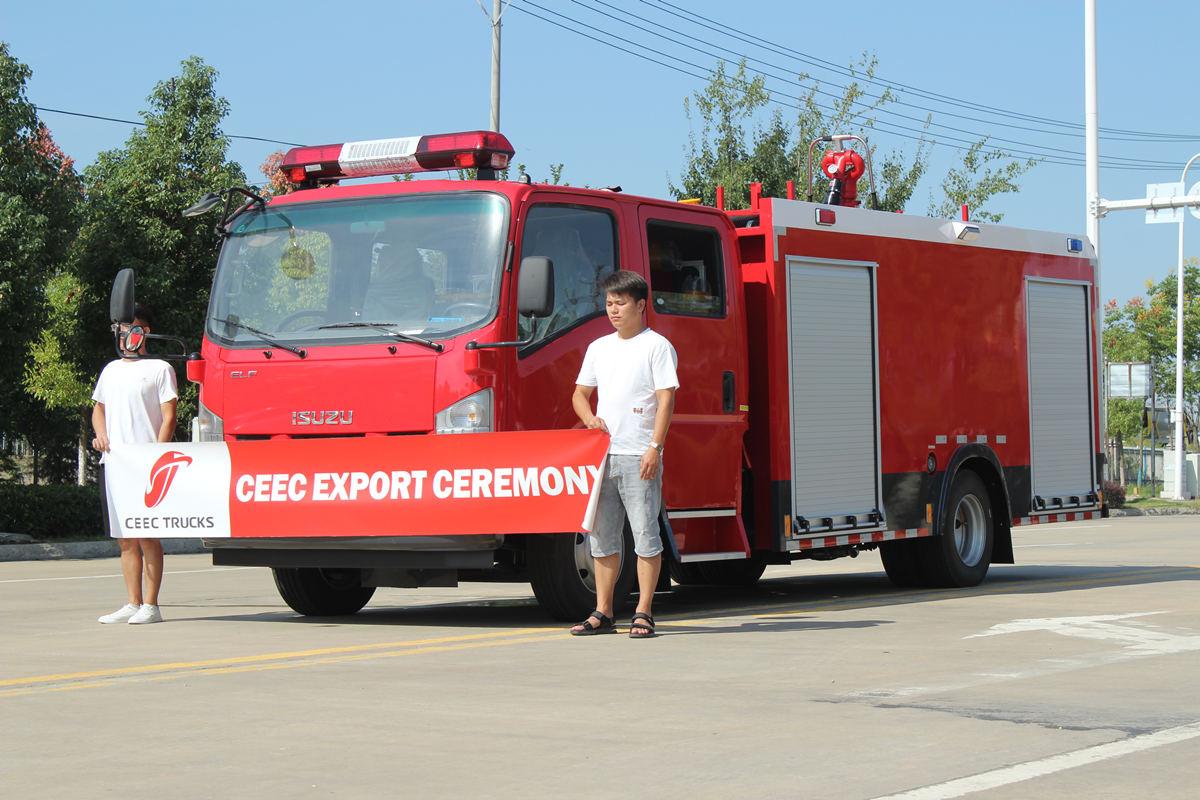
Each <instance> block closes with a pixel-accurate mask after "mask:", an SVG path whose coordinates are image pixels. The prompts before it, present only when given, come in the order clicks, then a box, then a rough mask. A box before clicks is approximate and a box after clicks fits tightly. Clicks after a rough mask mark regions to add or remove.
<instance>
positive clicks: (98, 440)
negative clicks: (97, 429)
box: [92, 434, 109, 453]
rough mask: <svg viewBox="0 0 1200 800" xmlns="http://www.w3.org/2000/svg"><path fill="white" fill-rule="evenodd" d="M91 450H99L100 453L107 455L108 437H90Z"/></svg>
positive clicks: (101, 435) (98, 435) (99, 435)
mask: <svg viewBox="0 0 1200 800" xmlns="http://www.w3.org/2000/svg"><path fill="white" fill-rule="evenodd" d="M92 449H93V450H99V451H100V452H101V453H107V452H108V450H109V447H108V436H106V435H103V434H97V435H96V436H94V437H92Z"/></svg>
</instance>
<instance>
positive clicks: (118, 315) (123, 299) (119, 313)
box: [108, 267, 134, 323]
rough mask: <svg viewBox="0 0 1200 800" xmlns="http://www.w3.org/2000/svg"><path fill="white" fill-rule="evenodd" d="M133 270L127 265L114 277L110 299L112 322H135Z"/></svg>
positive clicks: (109, 314)
mask: <svg viewBox="0 0 1200 800" xmlns="http://www.w3.org/2000/svg"><path fill="white" fill-rule="evenodd" d="M133 284H134V278H133V270H132V269H130V268H128V267H126V268H125V269H123V270H121V271H120V272H118V273H117V277H116V278H114V279H113V288H112V294H111V295H110V296H109V300H108V317H109V319H110V320H111V321H112V322H117V323H121V322H125V323H129V322H133Z"/></svg>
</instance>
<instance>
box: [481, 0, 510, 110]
mask: <svg viewBox="0 0 1200 800" xmlns="http://www.w3.org/2000/svg"><path fill="white" fill-rule="evenodd" d="M476 2H478V3H479V10H480V11H482V12H483V13H484V15H485V16H486V17H487V18H488V21H489V22H490V23H491V25H492V130H494V131H498V130H500V18H501V17H503V16H504V10H505V8H507V7H508V2H506V0H492V10H491V13H489V12H488V10H487V9H486V8H484V5H483V0H476Z"/></svg>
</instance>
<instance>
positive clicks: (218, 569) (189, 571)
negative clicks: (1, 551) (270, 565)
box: [0, 567, 257, 583]
mask: <svg viewBox="0 0 1200 800" xmlns="http://www.w3.org/2000/svg"><path fill="white" fill-rule="evenodd" d="M236 569H257V567H209V568H208V569H175V570H167V571H166V572H164V573H163V574H164V575H191V574H194V573H197V572H232V571H234V570H236ZM120 577H121V575H120V573H117V574H115V575H74V576H71V577H68V578H12V579H9V580H3V581H0V583H40V582H42V581H90V580H96V579H97V578H120Z"/></svg>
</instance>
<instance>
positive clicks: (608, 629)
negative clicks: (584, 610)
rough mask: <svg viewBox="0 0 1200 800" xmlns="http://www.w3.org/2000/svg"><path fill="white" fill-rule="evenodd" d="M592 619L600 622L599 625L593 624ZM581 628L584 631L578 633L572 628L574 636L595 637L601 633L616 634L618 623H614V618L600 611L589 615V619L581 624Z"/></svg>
mask: <svg viewBox="0 0 1200 800" xmlns="http://www.w3.org/2000/svg"><path fill="white" fill-rule="evenodd" d="M592 617H595V618H596V619H598V620H600V624H599V625H593V624H592ZM579 627H582V628H583V630H580V631H577V630H575V628H574V627H572V628H571V635H572V636H595V635H597V634H600V633H616V632H617V623H615V622H613V619H612V617H609V616H606V615H604V614H601V613H600V612H599V611H593V612H592V613H590V614H588V618H587V619H585V620H584V621H583V622H580V623H579Z"/></svg>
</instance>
